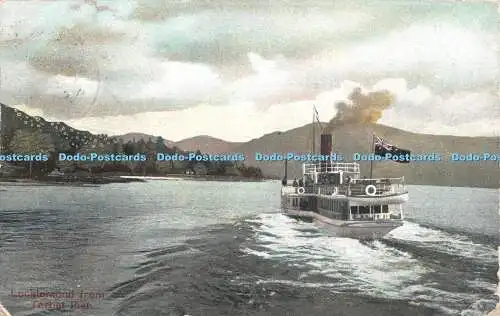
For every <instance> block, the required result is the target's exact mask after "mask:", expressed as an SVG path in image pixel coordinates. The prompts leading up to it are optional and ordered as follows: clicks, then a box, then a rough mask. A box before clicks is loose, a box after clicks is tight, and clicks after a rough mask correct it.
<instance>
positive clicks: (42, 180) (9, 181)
mask: <svg viewBox="0 0 500 316" xmlns="http://www.w3.org/2000/svg"><path fill="white" fill-rule="evenodd" d="M148 180H192V181H218V182H262V181H266V180H269V179H254V178H245V177H241V176H212V175H185V174H169V175H166V176H138V175H137V176H135V175H126V176H125V175H111V176H93V177H92V176H79V175H61V176H44V177H39V178H33V179H30V178H17V177H6V178H0V186H1V185H2V184H4V185H11V186H24V185H27V186H29V185H38V186H49V185H59V186H98V185H101V184H110V183H133V182H142V183H144V182H147V181H148Z"/></svg>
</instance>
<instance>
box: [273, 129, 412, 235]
mask: <svg viewBox="0 0 500 316" xmlns="http://www.w3.org/2000/svg"><path fill="white" fill-rule="evenodd" d="M331 154H332V135H331V134H322V135H321V155H328V156H330V157H331ZM285 166H286V163H285ZM285 169H286V167H285ZM370 173H371V172H370ZM360 174H361V173H360V166H359V164H358V163H356V162H347V163H346V162H342V163H341V162H337V161H333V160H331V159H330V160H329V161H322V162H317V163H304V164H303V165H302V178H301V179H300V180H299V181H298V182H299V183H300V185H297V186H293V185H290V184H289V183H288V182H287V181H286V171H285V179H284V182H283V183H282V184H283V186H282V189H281V206H282V210H283V213H284V214H285V215H287V216H290V217H294V218H299V219H308V220H313V221H316V222H319V223H322V224H325V225H324V226H326V227H327V228H328V230H329V231H331V232H333V234H334V235H336V236H339V237H348V238H356V239H377V238H381V237H383V236H384V235H386V234H387V233H389V232H390V231H392V230H394V229H395V228H397V227H399V226H401V225H402V224H403V205H404V204H405V203H406V202H407V201H408V192H407V190H406V187H405V181H404V177H401V178H372V179H362V178H361V177H360Z"/></svg>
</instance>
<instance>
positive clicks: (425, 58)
mask: <svg viewBox="0 0 500 316" xmlns="http://www.w3.org/2000/svg"><path fill="white" fill-rule="evenodd" d="M270 3H271V4H270ZM498 8H499V6H498V3H494V2H479V1H471V2H464V1H461V2H455V1H438V0H433V1H408V0H392V1H391V0H379V1H373V0H372V1H369V0H363V1H362V0H336V1H331V0H323V1H321V0H311V1H304V0H286V1H285V0H274V1H263V0H252V1H250V0H248V1H234V0H192V1H190V0H184V1H180V0H179V1H176V0H135V1H132V0H129V1H126V0H113V1H100V0H97V1H95V0H84V1H81V0H80V1H41V0H38V1H35V0H33V1H20V0H17V1H12V0H11V1H9V0H5V1H3V2H2V1H0V67H1V86H0V102H3V103H6V104H11V105H16V107H18V108H19V109H21V110H23V111H26V112H27V113H28V114H32V115H41V116H43V117H45V118H46V119H49V120H60V121H64V122H66V123H68V124H70V125H72V126H74V127H75V128H78V129H85V130H89V131H91V132H94V133H107V134H110V135H116V134H123V133H127V132H141V133H147V134H153V135H161V136H163V137H165V138H166V139H169V140H173V141H178V140H181V139H183V138H187V137H192V136H196V135H210V136H213V137H218V138H222V139H225V140H228V141H248V140H250V139H253V138H258V137H260V136H262V135H263V134H266V133H271V132H273V131H276V130H287V129H291V128H295V127H299V126H301V125H304V124H307V123H310V121H311V116H312V112H311V110H312V105H313V104H316V106H317V108H318V111H319V113H320V117H321V119H322V120H323V121H328V120H329V119H330V118H331V117H333V116H334V115H335V107H334V104H335V102H337V101H341V100H345V99H346V97H347V95H348V94H349V93H350V92H351V91H352V89H353V88H354V87H356V86H361V87H362V88H363V89H364V90H365V91H374V90H381V89H387V90H390V91H391V92H393V93H394V94H395V95H396V101H395V103H394V105H393V106H392V107H391V108H390V109H388V110H387V111H385V112H384V116H383V118H382V120H381V121H380V123H382V124H386V125H389V126H393V127H397V128H401V129H405V130H408V131H412V132H422V133H435V134H449V135H462V136H480V135H484V136H489V135H498V133H499V132H498V128H499V126H500V97H499V95H500V94H499V84H498V82H499V79H500V75H499V66H500V65H499V59H500V57H499V50H498V47H499V46H500V45H499V44H498V43H499V38H498V36H499V34H500V32H499V30H498V25H499V23H498V19H499V17H500V15H499V11H498V10H499V9H498Z"/></svg>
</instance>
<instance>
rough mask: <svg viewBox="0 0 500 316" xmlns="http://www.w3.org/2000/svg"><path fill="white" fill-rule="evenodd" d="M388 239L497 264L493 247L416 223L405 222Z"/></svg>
mask: <svg viewBox="0 0 500 316" xmlns="http://www.w3.org/2000/svg"><path fill="white" fill-rule="evenodd" d="M388 237H389V238H393V239H399V240H403V241H411V242H417V243H418V245H419V247H422V248H428V249H433V250H436V251H439V252H442V253H446V254H450V255H455V256H460V257H465V258H470V259H480V260H484V261H487V262H489V263H496V260H497V258H496V250H495V248H493V247H488V246H485V245H482V244H478V243H475V242H473V241H472V240H471V239H470V238H468V237H467V236H463V235H459V234H453V233H447V232H445V231H442V230H439V229H431V228H426V227H423V226H421V225H418V224H416V223H410V222H405V223H404V225H403V226H401V227H398V228H397V229H395V230H393V231H392V232H390V233H389V234H388Z"/></svg>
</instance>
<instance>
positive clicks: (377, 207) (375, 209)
mask: <svg viewBox="0 0 500 316" xmlns="http://www.w3.org/2000/svg"><path fill="white" fill-rule="evenodd" d="M373 210H374V212H375V213H381V210H382V207H381V206H380V205H375V206H374V207H373Z"/></svg>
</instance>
